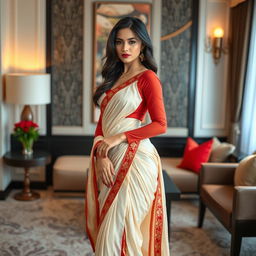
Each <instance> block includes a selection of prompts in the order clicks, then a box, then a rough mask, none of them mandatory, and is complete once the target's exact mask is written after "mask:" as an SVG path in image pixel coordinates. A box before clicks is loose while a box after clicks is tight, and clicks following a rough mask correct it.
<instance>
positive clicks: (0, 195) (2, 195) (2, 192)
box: [0, 182, 13, 200]
mask: <svg viewBox="0 0 256 256" xmlns="http://www.w3.org/2000/svg"><path fill="white" fill-rule="evenodd" d="M12 189H13V187H12V182H11V183H10V184H9V185H8V186H7V188H6V189H5V190H0V200H5V199H6V198H7V197H8V195H9V194H10V192H11V190H12Z"/></svg>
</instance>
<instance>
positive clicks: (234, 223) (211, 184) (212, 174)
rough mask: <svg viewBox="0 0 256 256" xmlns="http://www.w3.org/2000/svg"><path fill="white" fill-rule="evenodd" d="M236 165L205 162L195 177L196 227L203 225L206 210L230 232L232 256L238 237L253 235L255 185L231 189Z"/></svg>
mask: <svg viewBox="0 0 256 256" xmlns="http://www.w3.org/2000/svg"><path fill="white" fill-rule="evenodd" d="M237 166H238V164H236V163H206V164H203V165H202V169H201V172H200V177H199V194H200V203H199V218H198V227H199V228H201V227H202V226H203V220H204V215H205V209H206V207H207V208H208V209H209V210H210V211H211V212H212V213H213V215H214V216H215V217H216V218H217V219H218V220H219V221H220V222H221V223H222V224H223V226H224V227H225V228H226V229H227V230H228V231H229V232H230V233H231V250H230V255H232V256H238V255H239V254H240V248H241V242H242V237H249V236H251V237H252V236H256V186H234V175H235V171H236V169H237ZM255 253H256V252H255Z"/></svg>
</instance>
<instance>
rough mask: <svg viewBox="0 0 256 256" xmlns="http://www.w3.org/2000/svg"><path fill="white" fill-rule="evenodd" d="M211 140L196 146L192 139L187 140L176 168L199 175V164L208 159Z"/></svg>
mask: <svg viewBox="0 0 256 256" xmlns="http://www.w3.org/2000/svg"><path fill="white" fill-rule="evenodd" d="M212 143H213V140H212V139H211V140H209V141H206V142H204V143H202V144H200V145H198V144H197V143H196V142H195V141H194V140H193V139H192V138H190V137H188V138H187V143H186V146H185V150H184V155H183V159H182V161H181V163H180V164H179V165H178V166H177V167H178V168H183V169H188V170H191V171H193V172H196V173H199V172H200V168H201V164H202V163H206V162H207V161H208V159H209V157H210V153H211V148H212Z"/></svg>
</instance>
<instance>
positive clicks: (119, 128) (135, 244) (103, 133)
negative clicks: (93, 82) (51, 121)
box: [85, 17, 169, 256]
mask: <svg viewBox="0 0 256 256" xmlns="http://www.w3.org/2000/svg"><path fill="white" fill-rule="evenodd" d="M152 55H153V52H152V44H151V40H150V38H149V35H148V33H147V30H146V27H145V25H144V23H143V22H141V21H140V20H139V19H137V18H131V17H126V18H123V19H121V20H120V21H119V22H118V23H117V24H116V25H115V26H114V28H113V29H112V31H111V32H110V35H109V38H108V41H107V47H106V61H105V64H104V66H103V70H102V77H103V83H102V85H101V86H99V87H98V88H97V90H96V92H95V95H94V103H95V104H97V105H99V106H100V110H101V114H100V118H99V122H98V125H97V128H96V132H95V139H94V144H93V148H92V153H91V165H90V169H89V173H88V178H87V182H86V205H85V211H86V230H87V234H88V236H89V238H90V241H91V244H92V247H93V250H94V251H95V255H96V256H117V255H129V256H133V255H134V256H135V255H136V256H140V255H147V256H148V255H152V256H153V255H163V256H168V255H169V249H168V235H167V219H166V208H165V197H164V187H163V178H162V169H161V162H160V158H159V155H158V153H157V151H156V149H155V147H154V146H153V145H152V144H151V142H150V140H149V139H148V138H149V137H152V136H155V135H158V134H161V133H164V132H165V131H166V115H165V110H164V105H163V99H162V90H161V84H160V82H159V79H158V78H157V76H156V74H155V72H156V71H157V67H156V65H155V62H154V60H153V56H152ZM146 111H148V112H149V114H150V117H151V120H152V122H151V123H150V124H148V125H145V126H141V121H142V120H143V118H144V116H145V113H146Z"/></svg>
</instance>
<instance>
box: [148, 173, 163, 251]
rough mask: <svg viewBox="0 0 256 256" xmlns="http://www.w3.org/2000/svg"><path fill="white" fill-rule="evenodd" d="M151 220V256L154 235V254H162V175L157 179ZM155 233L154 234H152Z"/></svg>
mask: <svg viewBox="0 0 256 256" xmlns="http://www.w3.org/2000/svg"><path fill="white" fill-rule="evenodd" d="M152 207H153V209H152V212H151V220H150V231H151V232H150V233H151V234H150V240H149V256H151V255H152V252H151V248H152V237H153V238H154V239H153V243H154V256H161V246H162V233H163V202H162V189H161V182H160V176H159V175H158V179H157V188H156V192H155V199H154V201H153V206H152ZM152 233H153V234H152Z"/></svg>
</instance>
